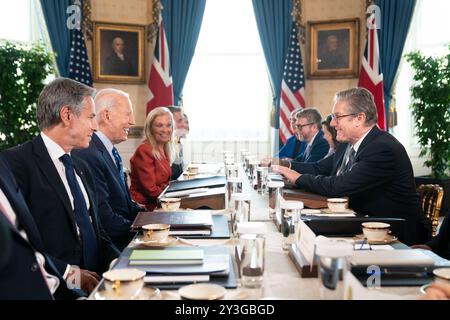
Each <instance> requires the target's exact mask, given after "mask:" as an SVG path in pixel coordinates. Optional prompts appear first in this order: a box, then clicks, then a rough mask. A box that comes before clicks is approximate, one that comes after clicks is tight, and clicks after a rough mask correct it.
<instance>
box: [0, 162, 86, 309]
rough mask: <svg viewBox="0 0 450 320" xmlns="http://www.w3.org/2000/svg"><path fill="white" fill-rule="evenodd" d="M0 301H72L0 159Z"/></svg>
mask: <svg viewBox="0 0 450 320" xmlns="http://www.w3.org/2000/svg"><path fill="white" fill-rule="evenodd" d="M0 253H1V254H0V300H10V299H11V300H26V299H33V300H50V299H53V298H55V299H76V298H78V297H80V294H82V293H81V292H79V291H75V290H69V289H68V288H67V285H66V283H65V280H64V279H63V278H62V276H61V274H60V273H59V272H58V270H57V269H56V267H55V265H54V263H53V260H52V258H51V257H50V256H49V255H47V254H46V253H45V250H44V248H43V245H42V240H41V236H40V234H39V231H38V229H37V227H36V224H35V222H34V219H33V216H32V215H31V213H30V211H29V210H28V207H27V204H26V203H25V200H24V198H23V196H22V193H21V192H20V190H19V187H18V185H17V183H16V180H15V179H14V176H13V175H12V172H11V170H10V168H9V166H8V165H7V163H6V162H5V161H4V160H3V159H1V158H0Z"/></svg>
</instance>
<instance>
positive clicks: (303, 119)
mask: <svg viewBox="0 0 450 320" xmlns="http://www.w3.org/2000/svg"><path fill="white" fill-rule="evenodd" d="M296 118H297V122H296V124H295V127H296V129H297V132H298V134H299V136H300V138H302V139H303V140H304V141H305V142H306V143H307V145H306V149H305V151H304V152H303V153H301V154H300V155H299V156H297V157H296V158H295V161H298V162H316V161H319V160H320V159H323V158H324V157H325V156H326V155H327V153H328V149H329V148H330V146H329V145H328V142H327V141H326V140H325V138H324V137H323V131H322V116H321V115H320V112H319V110H317V109H316V108H306V109H303V110H301V111H299V112H298V113H297V114H296Z"/></svg>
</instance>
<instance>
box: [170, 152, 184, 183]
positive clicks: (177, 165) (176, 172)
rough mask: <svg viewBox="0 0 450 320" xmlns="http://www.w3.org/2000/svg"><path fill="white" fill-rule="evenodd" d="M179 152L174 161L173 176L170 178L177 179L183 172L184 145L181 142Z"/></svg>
mask: <svg viewBox="0 0 450 320" xmlns="http://www.w3.org/2000/svg"><path fill="white" fill-rule="evenodd" d="M179 148H180V151H179V154H178V157H177V158H176V159H175V161H174V162H173V163H172V167H171V169H172V176H171V177H170V180H177V179H178V178H179V177H180V176H181V174H182V173H183V145H182V144H181V143H179Z"/></svg>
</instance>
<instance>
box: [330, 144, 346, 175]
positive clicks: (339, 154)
mask: <svg viewBox="0 0 450 320" xmlns="http://www.w3.org/2000/svg"><path fill="white" fill-rule="evenodd" d="M347 146H348V143H346V142H343V143H340V144H339V146H338V148H337V149H336V152H335V153H334V155H333V156H334V159H335V160H334V161H333V163H334V165H333V171H332V172H331V173H332V174H331V175H336V173H337V171H338V168H339V167H340V166H341V163H342V161H343V160H344V155H345V150H347Z"/></svg>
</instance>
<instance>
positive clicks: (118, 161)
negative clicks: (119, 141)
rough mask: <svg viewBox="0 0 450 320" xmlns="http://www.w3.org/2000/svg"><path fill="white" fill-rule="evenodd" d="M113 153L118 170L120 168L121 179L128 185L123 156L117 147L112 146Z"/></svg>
mask: <svg viewBox="0 0 450 320" xmlns="http://www.w3.org/2000/svg"><path fill="white" fill-rule="evenodd" d="M112 154H113V157H114V162H115V163H116V167H117V170H119V174H120V181H121V182H122V183H123V185H124V186H126V183H125V174H124V172H123V163H122V158H121V157H120V154H119V151H118V150H117V149H116V147H113V148H112Z"/></svg>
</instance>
